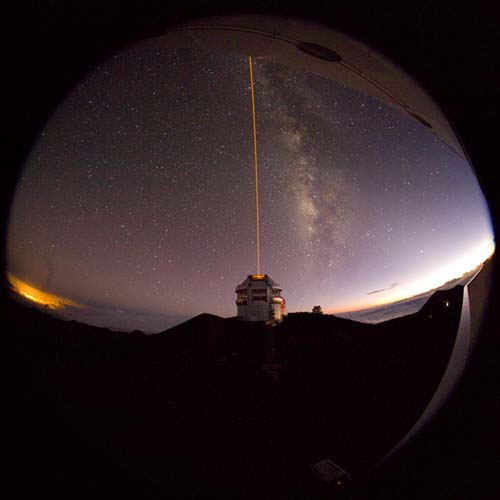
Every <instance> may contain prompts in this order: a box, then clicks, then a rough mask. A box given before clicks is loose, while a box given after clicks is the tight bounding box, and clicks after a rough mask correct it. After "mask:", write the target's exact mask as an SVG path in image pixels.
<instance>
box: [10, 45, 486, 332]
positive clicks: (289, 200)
mask: <svg viewBox="0 0 500 500" xmlns="http://www.w3.org/2000/svg"><path fill="white" fill-rule="evenodd" d="M254 80H255V87H254V89H255V99H256V112H257V142H258V157H259V166H260V181H259V191H260V217H261V271H262V272H264V273H268V274H269V275H270V276H271V277H272V278H273V279H274V280H275V281H277V282H278V283H280V284H281V285H282V287H283V295H284V297H285V298H286V300H287V306H288V309H289V311H298V310H311V309H312V307H313V306H314V305H316V304H320V305H321V306H322V307H323V309H324V310H326V311H328V312H340V311H348V310H353V309H361V308H365V307H369V306H372V305H375V304H381V303H387V302H391V301H394V300H398V299H401V298H405V297H409V296H412V295H415V294H417V293H421V292H425V291H428V290H430V289H432V288H434V287H436V286H440V285H442V284H443V283H444V282H446V281H447V280H449V279H452V278H456V277H458V276H460V275H461V274H462V273H463V272H465V271H468V270H470V269H473V268H474V267H475V266H477V265H478V264H479V263H481V262H482V261H483V260H485V258H487V257H488V256H489V254H490V253H491V251H492V249H493V230H492V226H491V222H490V218H489V214H488V210H487V206H486V203H485V201H484V198H483V195H482V193H481V191H480V188H479V186H478V184H477V181H476V179H475V177H474V174H473V173H472V171H471V168H470V167H469V165H468V163H467V162H466V161H465V160H463V159H462V158H460V157H459V156H458V155H457V154H456V153H455V152H453V151H452V150H451V149H450V148H449V147H448V146H446V145H445V144H444V143H442V142H441V141H440V140H439V139H438V138H437V137H436V136H435V135H434V134H433V133H432V132H431V131H429V130H427V129H426V128H425V127H424V126H423V125H422V124H420V123H419V122H418V121H416V120H413V119H411V118H410V117H407V116H404V115H402V114H401V113H399V112H397V111H395V110H393V109H391V108H388V107H387V106H385V105H383V104H381V103H380V102H378V101H376V100H375V99H373V98H371V97H369V96H366V95H363V94H360V93H358V92H355V91H353V90H350V89H348V88H346V87H344V86H342V85H340V84H338V83H336V82H335V81H332V80H328V79H324V78H321V77H319V76H316V75H314V74H312V73H305V72H302V71H300V70H296V69H290V68H285V67H284V66H281V65H280V64H278V63H276V62H272V61H269V60H265V59H259V58H257V59H254ZM7 250H8V272H9V273H10V274H11V275H13V276H15V277H16V278H17V279H19V280H22V281H24V282H26V283H28V284H29V285H31V286H33V287H35V288H37V289H39V290H43V291H45V292H49V293H52V294H56V295H58V296H61V297H64V298H67V299H69V300H70V301H71V305H69V306H68V311H71V313H72V314H73V315H74V317H75V318H76V319H80V320H84V321H87V322H89V323H92V324H98V325H105V326H111V327H116V328H121V329H125V330H132V329H134V328H139V329H142V330H145V331H159V330H162V329H165V328H167V327H169V326H171V325H173V324H174V323H176V322H179V321H181V320H182V319H185V318H187V317H191V316H194V315H196V314H199V313H202V312H210V313H213V314H217V315H221V316H234V315H235V314H236V306H235V303H234V301H235V297H236V295H235V293H234V289H235V287H236V285H237V284H238V283H240V282H241V281H243V279H244V278H245V277H246V275H247V274H251V273H255V272H256V271H257V269H256V249H255V181H254V169H253V137H252V115H251V99H250V81H249V68H248V58H247V56H245V55H240V54H233V53H227V52H208V51H202V50H201V49H200V50H197V51H193V50H190V49H189V50H188V49H184V50H181V49H178V50H176V51H166V50H165V51H158V50H157V49H154V50H153V49H146V48H144V47H141V46H136V47H134V48H131V49H128V50H126V51H124V52H122V53H120V54H117V55H116V56H114V57H113V58H112V59H111V60H109V61H107V62H106V63H105V64H103V65H101V66H100V67H98V68H96V69H95V71H94V72H93V73H91V74H90V75H89V76H88V77H87V78H86V79H85V80H84V81H82V82H81V83H80V85H79V86H77V88H75V89H74V91H73V92H72V93H71V94H70V95H69V96H67V98H66V99H65V101H64V102H63V103H62V104H61V106H60V107H59V109H57V110H56V111H55V112H54V114H53V116H52V117H51V118H50V120H49V121H48V123H47V126H46V128H45V129H44V131H43V133H42V134H41V136H40V137H39V139H38V141H37V142H36V144H35V145H34V147H33V150H32V153H31V156H30V158H29V160H28V161H27V164H26V167H25V170H24V172H23V175H22V177H21V178H20V180H19V184H18V188H17V192H16V196H15V199H14V203H13V207H12V212H11V220H10V227H9V234H8V247H7ZM75 304H76V305H75Z"/></svg>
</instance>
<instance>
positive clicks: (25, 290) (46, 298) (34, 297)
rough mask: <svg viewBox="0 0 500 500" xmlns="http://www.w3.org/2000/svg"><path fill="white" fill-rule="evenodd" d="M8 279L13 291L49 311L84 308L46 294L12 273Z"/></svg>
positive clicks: (63, 298)
mask: <svg viewBox="0 0 500 500" xmlns="http://www.w3.org/2000/svg"><path fill="white" fill-rule="evenodd" d="M7 279H8V281H9V283H10V284H11V286H12V290H14V291H15V292H16V293H17V294H18V295H21V297H24V298H26V299H28V300H30V301H31V302H34V303H35V304H40V305H43V306H45V307H48V308H49V309H64V308H65V307H66V306H73V307H83V306H82V305H81V304H78V303H77V302H74V301H73V300H70V299H67V298H65V297H61V296H59V295H55V294H53V293H48V292H44V291H42V290H39V289H38V288H35V287H34V286H31V285H28V283H26V282H24V281H22V280H20V279H19V278H16V276H14V275H13V274H11V273H7Z"/></svg>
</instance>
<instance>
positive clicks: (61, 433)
mask: <svg viewBox="0 0 500 500" xmlns="http://www.w3.org/2000/svg"><path fill="white" fill-rule="evenodd" d="M461 294H462V288H461V287H456V288H454V289H452V290H448V291H440V292H436V293H435V294H434V295H433V297H432V298H431V299H430V300H429V301H428V302H427V304H426V305H425V306H424V308H423V309H422V310H421V311H420V312H419V313H417V314H414V315H411V316H407V317H404V318H397V319H394V320H391V321H387V322H385V323H381V324H377V325H367V324H360V323H356V322H354V321H350V320H346V319H341V318H337V317H335V316H329V315H313V314H307V313H297V314H290V315H289V316H288V318H287V319H286V320H285V321H284V322H283V323H282V324H281V325H279V326H278V327H276V328H275V329H274V332H273V335H274V346H275V352H274V354H273V359H271V351H270V346H271V343H270V337H269V335H270V330H269V329H268V328H267V327H266V326H265V325H263V324H257V323H245V322H241V321H238V320H236V319H223V318H219V317H217V316H213V315H209V314H201V315H199V316H196V317H195V318H192V319H191V320H189V321H187V322H185V323H183V324H180V325H178V326H176V327H174V328H172V329H170V330H167V331H165V332H162V333H159V334H157V335H143V334H141V333H140V332H135V333H131V334H125V333H118V332H111V331H109V330H105V329H100V328H96V327H91V326H87V325H83V324H79V323H76V322H65V321H61V320H58V319H55V318H53V317H50V316H48V315H45V314H43V313H41V312H39V311H36V310H34V309H31V308H27V307H25V306H23V305H21V304H19V303H16V302H12V303H11V304H10V308H9V313H8V329H7V330H8V332H7V337H6V338H8V339H9V341H10V342H11V345H12V348H13V356H12V361H13V367H12V370H11V377H12V380H13V381H14V382H15V383H16V391H15V404H16V408H18V409H19V413H20V415H19V418H18V419H17V423H18V424H19V425H20V429H21V430H20V432H19V434H18V435H17V436H16V439H19V440H20V443H21V445H20V446H19V449H30V450H32V451H31V452H30V454H29V456H25V455H22V456H17V457H15V460H14V461H13V463H14V467H15V468H16V467H17V472H18V473H20V472H21V473H22V471H26V470H29V471H30V475H31V477H32V478H33V480H32V481H30V482H26V483H25V484H17V488H18V491H21V492H22V493H23V495H21V497H22V496H26V495H28V494H30V493H33V492H37V491H38V492H44V494H48V493H50V494H51V495H52V497H53V498H56V497H58V496H60V497H61V498H63V497H65V498H92V497H94V498H95V497H96V496H99V497H100V496H106V495H107V497H108V498H111V497H112V498H117V497H120V498H145V497H147V496H148V495H147V494H145V492H148V491H149V492H151V494H153V492H154V493H155V494H160V495H163V496H162V498H172V497H193V496H194V497H196V496H203V497H206V496H211V497H213V496H218V497H219V498H220V497H224V498H236V497H240V498H241V497H248V498H252V497H258V498H262V496H263V495H270V496H271V497H273V496H276V495H278V492H282V493H283V494H284V495H286V494H287V492H288V493H289V494H291V493H292V492H299V491H303V492H304V494H307V495H308V494H310V493H311V491H310V490H308V488H313V489H314V488H315V487H316V486H315V483H314V482H312V483H311V478H310V477H308V466H309V465H310V464H312V463H314V462H317V461H319V460H322V459H324V458H330V459H331V460H333V461H334V462H336V463H338V464H339V465H340V466H342V467H343V468H344V469H346V470H348V471H349V472H350V473H352V474H354V475H355V474H356V473H358V472H362V471H363V470H366V468H367V467H368V466H369V465H371V464H372V463H373V462H374V461H376V460H378V459H380V458H381V457H382V456H383V455H384V454H385V453H387V452H388V451H389V450H390V449H391V448H392V447H393V446H394V445H395V444H397V442H398V441H399V440H400V439H401V438H402V437H403V436H404V434H405V433H406V432H407V431H408V430H409V429H410V427H411V426H412V425H413V423H415V421H416V420H417V419H418V416H419V415H420V413H421V412H422V411H423V409H424V408H425V406H426V404H427V403H428V401H429V400H430V398H431V396H432V394H433V392H434V390H435V388H436V387H437V384H438V383H439V381H440V378H441V376H442V374H443V372H444V370H445V367H446V364H447V362H448V359H449V356H450V354H451V349H452V346H453V342H454V338H455V333H456V329H457V325H458V319H459V315H460V309H461ZM270 360H271V361H274V362H275V363H278V364H279V368H278V372H279V381H278V382H277V383H274V382H273V380H272V376H271V374H270V373H269V371H267V372H266V371H265V370H263V365H265V363H266V362H267V361H270ZM49 449H50V450H51V452H50V454H49V453H48V451H47V450H49ZM49 455H50V456H49ZM75 485H78V486H75ZM35 490H36V491H35ZM103 492H104V493H106V495H103Z"/></svg>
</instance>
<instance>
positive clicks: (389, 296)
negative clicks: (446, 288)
mask: <svg viewBox="0 0 500 500" xmlns="http://www.w3.org/2000/svg"><path fill="white" fill-rule="evenodd" d="M494 253H495V243H494V241H490V242H488V243H486V244H484V245H480V246H479V247H478V248H476V250H474V251H471V252H469V253H467V254H465V255H463V256H461V257H460V258H458V259H454V260H450V261H449V262H448V263H447V264H446V265H444V266H442V267H441V268H440V269H437V270H435V271H433V272H432V273H430V274H429V275H427V276H424V277H422V278H420V279H418V280H414V281H412V282H411V283H407V284H406V285H401V286H398V287H396V288H394V289H390V290H387V291H386V292H381V293H380V295H379V298H378V300H377V299H373V300H371V301H370V300H366V301H365V302H363V303H360V302H357V303H355V304H350V305H344V304H341V305H339V306H337V307H331V308H327V309H326V310H325V313H327V314H341V313H347V312H356V311H363V310H365V309H371V308H373V307H380V306H384V305H388V304H393V303H395V302H399V301H401V300H405V299H410V298H412V297H415V296H417V295H420V294H423V293H426V292H431V291H433V290H436V289H438V288H440V287H442V286H443V285H445V284H446V283H447V282H449V281H452V280H455V279H458V278H460V277H461V276H463V275H465V274H467V273H469V272H472V271H473V270H475V269H476V268H478V267H479V266H481V265H482V264H484V263H485V262H486V261H487V260H489V259H490V258H491V257H492V256H493V254H494Z"/></svg>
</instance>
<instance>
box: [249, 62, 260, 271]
mask: <svg viewBox="0 0 500 500" xmlns="http://www.w3.org/2000/svg"><path fill="white" fill-rule="evenodd" d="M248 65H249V67H250V91H251V95H252V122H253V158H254V165H255V233H256V237H257V238H256V239H257V274H260V230H259V163H258V161H257V123H256V119H255V95H254V91H253V70H252V56H249V57H248Z"/></svg>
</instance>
